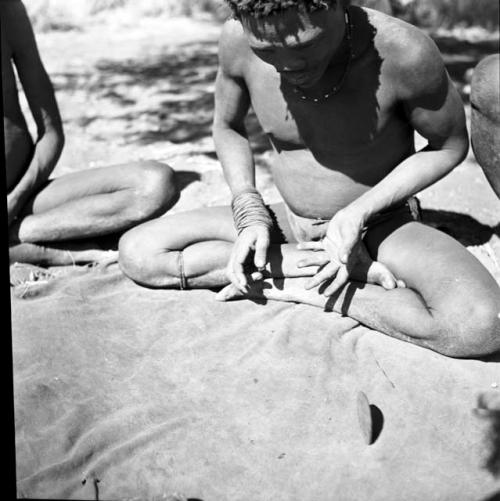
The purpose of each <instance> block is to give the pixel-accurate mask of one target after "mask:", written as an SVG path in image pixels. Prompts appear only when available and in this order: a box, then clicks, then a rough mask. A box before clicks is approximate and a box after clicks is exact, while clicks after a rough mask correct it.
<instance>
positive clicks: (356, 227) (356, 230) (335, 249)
mask: <svg viewBox="0 0 500 501" xmlns="http://www.w3.org/2000/svg"><path fill="white" fill-rule="evenodd" d="M364 225H365V221H364V219H363V218H362V217H360V216H358V215H356V214H354V213H351V212H349V211H348V210H343V211H339V212H338V213H337V214H335V216H334V217H333V218H332V220H331V221H330V223H329V225H328V229H327V232H326V235H325V237H324V238H323V239H322V240H320V241H318V242H304V243H301V244H299V246H298V247H299V249H303V250H312V251H319V250H323V251H326V252H321V253H320V252H318V253H317V258H316V256H315V255H314V254H313V255H312V256H311V257H310V258H309V259H303V260H302V261H301V262H300V263H299V264H298V266H299V267H302V266H311V265H318V266H320V270H319V271H318V273H316V275H315V276H314V277H313V278H312V279H311V280H310V281H309V282H308V283H307V284H306V289H312V288H314V287H317V286H319V285H321V284H324V283H326V282H328V281H331V283H329V284H328V286H327V287H326V288H325V290H324V292H323V293H324V295H326V296H331V295H333V294H335V293H336V292H337V291H338V290H339V289H340V288H342V287H343V286H344V285H345V284H346V283H347V281H348V280H349V277H351V276H352V274H353V272H354V274H355V275H356V278H358V277H359V276H360V275H363V276H364V281H366V282H372V283H377V284H378V285H381V286H382V287H384V288H385V289H394V288H395V287H398V286H399V287H404V283H403V282H402V281H398V280H397V279H396V278H395V277H394V275H393V274H392V273H391V272H390V271H389V270H388V268H387V267H386V266H384V265H383V264H382V263H379V262H374V261H373V260H372V259H371V257H370V256H369V254H368V251H367V249H366V247H365V245H364V243H363V241H362V236H363V228H364Z"/></svg>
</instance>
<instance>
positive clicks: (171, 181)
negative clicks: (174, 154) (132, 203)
mask: <svg viewBox="0 0 500 501" xmlns="http://www.w3.org/2000/svg"><path fill="white" fill-rule="evenodd" d="M137 179H138V186H137V187H136V189H135V192H136V195H137V196H136V204H137V214H138V217H139V218H140V220H146V219H151V218H153V217H157V216H159V215H161V214H163V213H164V212H166V211H167V210H168V209H170V208H171V207H172V206H173V205H174V203H175V202H176V200H177V198H178V190H177V187H176V184H175V173H174V171H173V169H172V168H171V167H169V166H168V165H167V164H163V163H160V162H155V161H146V162H141V163H140V164H139V165H138V172H137Z"/></svg>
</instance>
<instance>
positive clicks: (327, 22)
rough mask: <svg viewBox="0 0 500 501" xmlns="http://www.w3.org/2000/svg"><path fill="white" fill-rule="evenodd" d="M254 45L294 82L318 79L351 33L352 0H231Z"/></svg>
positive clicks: (310, 83)
mask: <svg viewBox="0 0 500 501" xmlns="http://www.w3.org/2000/svg"><path fill="white" fill-rule="evenodd" d="M226 1H227V3H229V5H230V6H231V8H232V10H233V13H234V14H235V16H236V18H237V19H238V20H239V21H240V22H241V24H242V26H243V29H244V32H245V34H246V36H247V38H248V42H249V44H250V48H251V49H252V51H253V52H254V53H255V54H256V55H257V57H259V58H260V59H262V60H263V61H264V62H266V63H268V64H271V65H272V66H274V67H275V68H276V70H277V71H278V72H279V73H280V74H281V75H282V77H283V78H284V79H285V80H287V81H288V82H289V83H290V84H292V85H297V86H300V87H303V88H307V87H311V86H313V85H314V84H315V83H317V82H318V81H319V80H320V79H321V77H322V75H323V74H324V72H325V71H326V69H327V67H328V65H329V64H330V63H331V62H332V58H333V56H334V54H335V53H336V52H337V49H338V48H339V47H340V45H341V43H342V40H343V39H344V35H345V29H346V27H345V21H344V7H345V5H346V3H347V2H346V0H226Z"/></svg>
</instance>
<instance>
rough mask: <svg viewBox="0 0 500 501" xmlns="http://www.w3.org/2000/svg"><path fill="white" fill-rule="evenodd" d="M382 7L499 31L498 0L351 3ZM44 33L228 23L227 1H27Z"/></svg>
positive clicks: (439, 22) (431, 22) (439, 24)
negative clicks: (117, 21) (139, 22)
mask: <svg viewBox="0 0 500 501" xmlns="http://www.w3.org/2000/svg"><path fill="white" fill-rule="evenodd" d="M352 3H353V4H360V5H365V6H367V7H373V8H379V9H380V10H384V11H386V12H391V13H392V14H394V15H395V16H397V17H400V18H402V19H404V20H406V21H409V22H411V23H413V24H415V25H417V26H421V27H424V28H428V29H430V30H435V29H437V28H445V29H451V28H455V27H464V28H465V27H471V26H480V27H483V28H486V29H487V30H489V31H493V32H497V31H498V25H499V2H498V0H352ZM25 4H26V6H27V8H28V11H29V13H30V17H31V18H32V20H33V22H34V25H35V28H36V29H37V30H39V31H50V30H71V29H78V28H79V27H81V26H82V24H85V23H86V22H89V21H90V22H92V20H95V19H99V18H101V19H102V18H103V17H106V16H110V15H123V14H124V13H127V14H129V15H132V16H152V17H157V16H163V15H165V16H191V17H204V16H205V17H211V18H215V19H216V20H220V21H222V20H224V19H225V18H226V17H227V16H228V10H227V8H226V7H225V5H224V2H223V1H222V0H139V1H138V0H72V1H71V2H68V1H67V0H25Z"/></svg>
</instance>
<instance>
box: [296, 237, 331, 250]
mask: <svg viewBox="0 0 500 501" xmlns="http://www.w3.org/2000/svg"><path fill="white" fill-rule="evenodd" d="M324 248H325V246H324V244H323V242H322V241H321V240H319V241H317V242H300V243H299V244H297V249H299V250H312V251H319V250H324Z"/></svg>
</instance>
